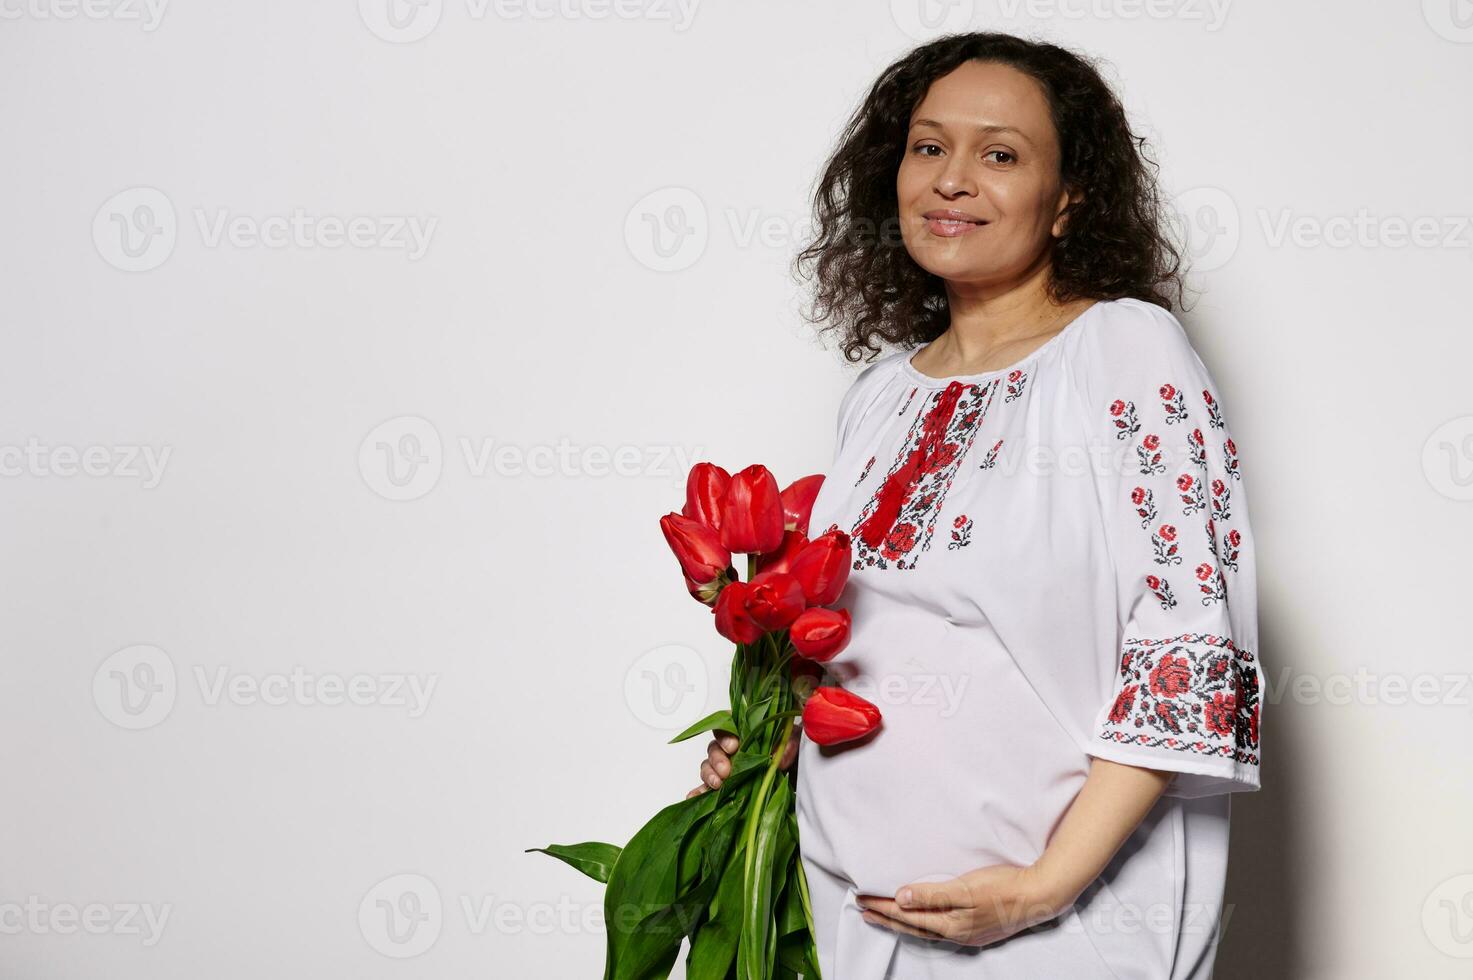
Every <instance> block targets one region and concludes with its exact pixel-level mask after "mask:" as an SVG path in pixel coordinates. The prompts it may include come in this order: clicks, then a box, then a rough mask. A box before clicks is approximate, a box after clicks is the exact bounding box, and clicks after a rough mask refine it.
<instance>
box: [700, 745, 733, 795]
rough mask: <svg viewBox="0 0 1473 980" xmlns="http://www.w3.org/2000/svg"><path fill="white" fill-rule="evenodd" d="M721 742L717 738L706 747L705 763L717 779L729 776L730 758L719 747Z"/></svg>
mask: <svg viewBox="0 0 1473 980" xmlns="http://www.w3.org/2000/svg"><path fill="white" fill-rule="evenodd" d="M721 741H722V740H721V739H720V738H719V737H718V738H713V739H712V740H711V744H710V745H707V746H706V762H707V763H708V764H710V766H711V768H712V769H713V770H715V772H716V775H717V776H718V777H719V778H721V779H725V778H726V777H727V776H730V775H731V756H730V755H728V754H727V752H726V750H725V749H723V748H722V747H721ZM733 751H734V750H733ZM716 785H717V786H719V785H721V784H720V783H717V784H716Z"/></svg>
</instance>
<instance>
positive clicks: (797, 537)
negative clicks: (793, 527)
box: [757, 531, 808, 572]
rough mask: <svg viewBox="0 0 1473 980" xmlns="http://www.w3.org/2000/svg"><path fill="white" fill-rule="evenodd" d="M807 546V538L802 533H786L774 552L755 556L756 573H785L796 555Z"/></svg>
mask: <svg viewBox="0 0 1473 980" xmlns="http://www.w3.org/2000/svg"><path fill="white" fill-rule="evenodd" d="M807 546H808V536H807V535H805V534H804V533H803V532H802V531H787V532H785V533H784V534H783V543H782V545H781V546H780V547H779V548H778V549H777V550H776V551H769V552H767V554H765V555H758V556H757V571H759V572H767V571H773V572H786V571H788V566H789V565H791V564H792V563H793V559H794V558H797V557H798V553H799V552H800V551H802V550H803V549H804V548H806V547H807Z"/></svg>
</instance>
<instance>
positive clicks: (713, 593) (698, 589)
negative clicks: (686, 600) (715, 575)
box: [681, 572, 721, 606]
mask: <svg viewBox="0 0 1473 980" xmlns="http://www.w3.org/2000/svg"><path fill="white" fill-rule="evenodd" d="M681 577H682V578H684V579H685V590H686V591H687V592H689V593H690V594H691V598H692V599H695V600H696V601H697V602H704V603H705V604H706V605H708V606H714V605H715V604H716V597H717V596H718V595H720V594H721V580H720V579H717V580H716V581H714V582H706V583H701V582H697V581H696V580H695V579H693V578H691V577H690V576H689V575H686V574H685V573H684V572H682V573H681Z"/></svg>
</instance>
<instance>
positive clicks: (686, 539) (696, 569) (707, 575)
mask: <svg viewBox="0 0 1473 980" xmlns="http://www.w3.org/2000/svg"><path fill="white" fill-rule="evenodd" d="M660 530H661V531H663V532H664V533H665V540H666V541H667V542H669V544H670V550H671V551H673V552H675V558H676V560H678V561H679V562H680V567H681V570H682V571H684V572H685V574H686V576H687V577H689V578H690V579H692V580H693V581H695V582H696V583H698V584H699V585H701V586H703V587H705V586H709V585H710V584H711V583H712V582H715V581H716V580H717V579H719V578H720V577H721V573H722V572H724V571H726V569H727V567H728V566H729V565H730V564H731V552H730V551H728V550H726V548H724V547H722V545H721V536H720V534H719V533H718V532H716V531H713V530H712V529H711V528H709V527H707V526H706V525H704V524H702V523H701V522H700V521H694V520H691V519H690V518H689V517H682V516H681V515H679V514H666V515H665V516H664V517H662V518H660Z"/></svg>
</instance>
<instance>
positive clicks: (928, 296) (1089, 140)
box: [794, 32, 1182, 361]
mask: <svg viewBox="0 0 1473 980" xmlns="http://www.w3.org/2000/svg"><path fill="white" fill-rule="evenodd" d="M971 60H978V61H987V62H998V63H1001V64H1006V65H1010V66H1012V67H1013V68H1016V69H1017V70H1019V71H1021V72H1023V73H1024V74H1026V75H1028V76H1030V77H1032V78H1033V79H1035V80H1036V81H1037V82H1038V83H1039V85H1041V86H1042V88H1043V91H1044V93H1045V95H1046V97H1047V99H1048V104H1049V108H1050V114H1051V116H1052V119H1053V124H1054V129H1055V131H1056V132H1057V133H1058V140H1059V149H1060V161H1059V166H1060V171H1061V177H1062V180H1063V182H1064V183H1065V184H1066V185H1072V186H1074V187H1075V188H1077V189H1078V190H1080V191H1082V192H1083V199H1082V200H1077V201H1073V202H1071V203H1070V205H1069V207H1068V209H1067V210H1066V211H1065V214H1066V215H1067V216H1068V217H1067V229H1068V231H1067V233H1066V234H1065V235H1064V236H1063V237H1062V238H1058V239H1054V240H1053V244H1052V271H1051V274H1050V279H1049V283H1048V291H1049V294H1050V296H1051V297H1052V298H1053V300H1054V302H1056V303H1065V302H1068V301H1070V300H1073V299H1078V298H1085V297H1088V298H1093V299H1099V300H1107V299H1119V298H1121V297H1127V296H1128V297H1134V298H1136V299H1140V300H1144V301H1146V302H1150V303H1155V304H1156V305H1158V306H1163V307H1165V308H1166V309H1168V310H1169V309H1171V308H1172V303H1171V300H1170V299H1169V298H1168V296H1167V292H1166V288H1167V287H1171V286H1174V287H1175V291H1176V297H1177V300H1178V301H1179V300H1180V299H1181V297H1182V277H1181V274H1180V269H1181V256H1180V254H1179V252H1178V251H1177V248H1176V246H1175V245H1174V244H1173V242H1172V241H1171V239H1170V238H1169V237H1168V235H1167V234H1166V230H1165V228H1164V227H1163V218H1164V216H1165V208H1164V206H1163V204H1162V201H1161V196H1160V192H1159V190H1158V188H1157V185H1156V181H1155V177H1154V174H1153V173H1151V172H1150V171H1148V170H1147V169H1146V165H1147V164H1148V163H1149V164H1150V165H1151V166H1152V167H1155V166H1156V164H1155V161H1151V160H1148V159H1146V158H1145V156H1144V152H1143V151H1144V146H1145V138H1144V137H1137V136H1135V135H1134V134H1132V133H1131V131H1130V124H1129V122H1128V121H1127V120H1126V116H1125V109H1124V107H1123V106H1121V104H1120V100H1119V99H1118V98H1117V97H1116V96H1115V93H1114V92H1113V91H1111V89H1110V87H1109V85H1108V84H1106V82H1105V80H1104V79H1103V78H1102V77H1101V75H1100V73H1099V71H1098V70H1097V69H1096V67H1095V66H1094V64H1093V63H1092V62H1091V61H1089V60H1087V59H1086V58H1084V57H1083V56H1081V55H1078V54H1075V53H1074V52H1072V51H1068V50H1066V49H1064V48H1061V47H1058V46H1056V45H1053V44H1048V43H1044V42H1038V41H1030V40H1026V39H1024V38H1021V37H1017V36H1015V35H1012V34H1001V33H990V32H989V33H982V32H978V33H969V34H949V35H944V36H942V37H940V38H937V39H936V40H934V41H930V42H928V43H927V44H924V45H922V46H921V47H918V48H916V49H915V50H913V51H911V52H910V53H909V54H907V55H905V57H903V58H901V59H900V60H899V61H896V62H895V63H894V64H892V65H890V67H888V68H886V69H885V71H884V72H883V73H882V74H881V75H880V77H879V78H878V79H877V80H876V81H875V83H874V85H873V86H872V87H871V88H870V91H869V94H868V95H867V96H866V97H865V99H864V102H863V103H862V104H861V105H860V106H859V108H858V109H857V110H855V113H854V115H853V116H852V117H851V118H850V120H849V124H848V126H847V127H846V128H845V130H844V132H843V134H842V136H841V137H840V139H839V144H838V147H837V148H836V149H835V150H834V152H833V153H832V155H831V156H830V157H829V159H828V161H827V163H826V164H825V166H824V172H823V176H822V178H821V180H820V182H819V184H818V187H817V190H816V192H815V193H814V197H813V219H814V220H813V227H814V229H815V234H814V239H813V241H812V242H811V243H810V244H809V245H808V246H807V247H806V248H804V249H803V251H802V252H800V253H799V254H798V255H797V256H796V257H795V259H794V271H795V274H796V275H799V276H802V277H804V278H807V277H808V275H807V272H806V269H807V268H808V266H809V265H811V264H815V263H816V272H817V279H818V283H817V287H816V290H815V297H814V307H813V310H812V311H811V312H809V313H805V314H804V316H805V318H806V319H808V320H809V322H811V323H815V324H817V323H822V322H823V321H825V320H829V321H832V322H830V323H829V324H828V326H826V327H822V328H820V332H821V333H827V332H830V331H835V330H837V331H840V332H841V333H842V337H843V339H842V343H841V346H842V348H843V351H844V357H845V360H848V361H856V360H860V359H861V358H862V357H863V356H864V354H863V352H865V351H868V352H869V353H870V359H871V360H872V359H873V357H874V355H876V354H878V353H879V352H880V350H881V348H880V346H879V345H878V343H877V342H876V341H877V340H883V341H887V342H889V343H891V344H895V345H899V346H902V347H906V348H911V347H916V346H919V345H920V344H924V343H927V342H929V341H931V340H934V339H936V338H937V337H939V336H940V335H941V334H942V333H943V332H944V331H945V330H946V328H947V326H948V324H949V322H950V310H949V308H948V304H947V297H946V288H945V283H944V282H943V280H942V279H941V278H940V277H938V276H936V275H933V274H932V273H929V272H927V271H926V270H925V269H922V268H921V267H920V266H919V265H917V264H916V262H915V260H914V259H912V258H911V257H910V254H909V253H908V252H907V251H906V250H905V249H904V248H903V247H897V245H898V244H899V242H900V237H899V207H898V204H897V201H896V197H895V176H896V173H897V170H898V168H899V166H900V163H901V160H902V158H903V156H904V154H905V145H906V138H907V133H908V129H909V125H910V115H911V113H912V112H913V111H914V109H915V107H916V105H918V104H919V103H920V101H921V99H923V98H924V97H925V95H926V91H927V90H928V89H929V88H930V86H931V83H932V82H934V81H935V80H936V79H938V78H940V77H941V76H943V75H946V74H948V73H949V72H951V71H952V70H953V69H955V68H957V67H959V66H960V65H962V64H963V63H965V62H967V61H971Z"/></svg>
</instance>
